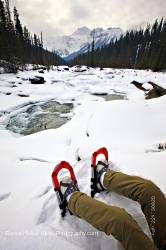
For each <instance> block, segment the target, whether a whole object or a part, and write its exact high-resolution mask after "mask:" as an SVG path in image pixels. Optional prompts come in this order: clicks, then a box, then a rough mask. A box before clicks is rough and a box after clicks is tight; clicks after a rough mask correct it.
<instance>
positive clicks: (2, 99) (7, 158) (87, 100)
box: [0, 69, 166, 250]
mask: <svg viewBox="0 0 166 250" xmlns="http://www.w3.org/2000/svg"><path fill="white" fill-rule="evenodd" d="M35 75H40V76H43V77H44V78H45V80H46V83H45V84H43V85H32V84H31V83H30V82H29V80H28V79H29V78H30V77H32V76H35ZM133 80H136V81H139V82H142V83H146V87H149V86H148V84H147V82H149V81H153V82H155V83H157V84H159V85H161V86H163V87H165V88H166V73H152V72H151V71H137V70H114V69H105V70H103V71H100V70H99V69H90V70H88V71H85V72H82V73H79V72H73V71H72V70H70V71H61V72H60V71H50V72H45V73H44V74H39V73H38V72H37V71H28V72H19V73H18V74H17V75H12V74H10V75H9V74H2V75H0V142H1V143H0V249H5V250H24V249H34V250H38V249H40V250H41V249H42V250H43V249H44V250H45V249H47V250H52V249H56V250H61V249H66V248H68V249H72V250H73V249H76V250H78V249H91V250H92V249H95V250H96V249H98V250H99V249H100V250H101V249H102V250H107V249H110V248H111V249H113V250H118V249H122V247H121V246H120V244H119V243H118V242H116V241H115V240H113V239H112V240H110V239H108V238H107V237H106V236H105V235H104V234H103V233H100V232H98V231H96V230H95V229H94V228H92V227H91V226H90V225H89V224H87V223H85V222H83V221H81V220H80V219H78V218H75V217H73V216H72V217H71V216H68V217H67V218H66V219H65V220H62V219H61V217H60V211H59V208H58V203H57V200H56V195H55V193H54V190H53V187H52V182H51V173H52V171H53V169H54V167H55V165H56V164H57V163H59V161H61V160H66V161H69V162H70V163H71V164H72V165H73V166H74V170H75V173H76V176H77V178H78V184H79V187H80V190H81V191H83V192H86V193H87V194H90V174H91V169H90V157H91V154H92V152H93V151H94V150H96V149H98V148H99V147H103V146H105V147H107V148H108V150H109V154H110V160H112V161H113V162H114V163H115V165H116V166H115V168H118V169H120V170H121V171H124V172H125V173H129V174H134V175H140V176H143V177H146V178H149V179H151V180H153V181H154V182H155V183H156V184H157V185H159V187H160V188H161V189H162V190H163V192H164V193H166V182H165V179H166V171H165V162H166V151H160V150H158V144H159V143H165V142H166V112H165V110H166V96H163V97H160V98H157V99H151V100H145V97H144V93H143V92H142V91H140V90H138V89H137V88H136V87H135V86H133V85H131V84H130V83H131V82H132V81H133ZM20 94H24V95H26V96H27V97H21V96H20ZM106 94H108V95H109V96H111V95H120V96H123V97H124V98H121V97H120V98H119V99H120V100H113V101H106V100H105V96H106ZM112 99H116V98H112ZM117 99H118V98H117ZM51 100H54V101H57V102H59V103H61V104H63V103H70V104H73V108H72V110H71V111H69V116H70V118H71V120H68V121H67V123H66V124H64V125H63V126H61V127H59V128H57V129H49V130H44V131H41V132H38V133H34V134H32V135H28V136H22V135H19V134H14V133H12V132H10V131H9V130H7V129H6V125H7V124H8V121H9V120H10V118H11V117H12V116H13V115H15V114H16V113H21V112H24V109H25V107H26V106H27V105H28V107H31V106H32V105H34V104H36V103H37V104H38V103H41V102H42V103H44V102H48V101H51ZM109 100H111V97H110V98H109ZM18 132H19V131H18ZM78 158H80V159H81V161H78ZM98 198H99V199H101V200H103V201H104V202H107V203H109V204H113V205H117V206H121V207H124V208H125V209H126V210H127V211H128V212H129V213H131V214H132V215H133V217H134V218H135V219H136V220H137V221H138V223H139V224H140V225H141V226H142V229H143V230H144V231H145V232H146V233H147V234H148V235H150V234H149V229H148V226H147V223H146V221H145V218H144V215H143V214H142V212H141V210H140V207H139V205H138V204H137V203H135V202H132V201H130V200H128V199H126V198H124V197H121V196H119V195H117V194H114V193H112V194H110V195H106V194H101V195H99V196H98Z"/></svg>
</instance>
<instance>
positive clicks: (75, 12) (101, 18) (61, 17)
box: [10, 0, 166, 45]
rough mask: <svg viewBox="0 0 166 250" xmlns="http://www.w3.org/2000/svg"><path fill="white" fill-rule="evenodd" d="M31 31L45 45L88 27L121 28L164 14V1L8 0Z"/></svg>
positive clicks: (133, 26) (134, 25)
mask: <svg viewBox="0 0 166 250" xmlns="http://www.w3.org/2000/svg"><path fill="white" fill-rule="evenodd" d="M10 4H11V7H13V6H14V5H15V6H16V7H17V9H18V11H19V13H20V19H21V21H22V22H23V24H24V25H26V26H27V27H28V28H29V30H30V31H31V32H35V33H37V34H40V32H41V31H42V32H43V36H44V40H45V44H46V45H47V43H49V44H50V43H51V41H53V40H54V37H56V36H57V35H69V34H71V33H73V32H74V31H75V30H76V29H77V28H79V27H82V26H87V27H89V28H96V27H103V28H108V27H120V28H122V29H123V30H124V31H126V30H127V29H131V28H139V27H140V26H145V25H146V24H147V23H153V21H154V20H155V19H156V18H161V17H166V0H10Z"/></svg>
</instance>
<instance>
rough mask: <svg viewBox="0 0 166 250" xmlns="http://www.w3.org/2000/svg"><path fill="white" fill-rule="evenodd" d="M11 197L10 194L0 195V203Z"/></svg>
mask: <svg viewBox="0 0 166 250" xmlns="http://www.w3.org/2000/svg"><path fill="white" fill-rule="evenodd" d="M10 195H11V193H10V192H9V193H5V194H0V201H4V200H6V199H8V198H9V196H10Z"/></svg>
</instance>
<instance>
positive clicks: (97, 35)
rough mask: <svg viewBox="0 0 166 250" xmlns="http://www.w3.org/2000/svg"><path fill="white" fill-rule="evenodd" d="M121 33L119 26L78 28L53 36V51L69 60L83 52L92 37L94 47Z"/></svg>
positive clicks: (108, 41) (106, 42) (117, 37)
mask: <svg viewBox="0 0 166 250" xmlns="http://www.w3.org/2000/svg"><path fill="white" fill-rule="evenodd" d="M121 35H123V31H122V30H121V29H120V28H108V29H103V28H100V27H98V28H95V29H92V30H91V29H89V28H87V27H85V26H84V27H81V28H78V29H77V30H76V31H75V32H73V33H72V34H71V35H69V36H60V37H56V38H55V51H56V52H57V53H58V54H59V55H60V56H61V57H63V58H64V59H66V60H71V59H73V58H74V57H76V56H77V55H79V54H81V53H85V52H86V51H87V50H88V48H89V45H90V44H91V43H92V41H93V39H94V41H95V48H98V47H101V46H103V45H106V44H108V43H110V41H111V40H112V39H113V40H114V39H119V38H120V36H121Z"/></svg>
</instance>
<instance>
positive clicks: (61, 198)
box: [52, 161, 79, 217]
mask: <svg viewBox="0 0 166 250" xmlns="http://www.w3.org/2000/svg"><path fill="white" fill-rule="evenodd" d="M64 169H65V170H67V171H69V174H70V177H67V181H66V179H65V177H64V178H63V179H62V180H60V182H59V180H58V174H59V173H60V171H61V170H64ZM64 179H65V180H64ZM52 181H53V185H54V190H55V192H56V193H57V198H58V202H59V207H60V209H61V215H62V217H64V216H65V215H66V212H67V210H68V208H67V205H68V201H67V197H68V196H69V195H70V194H72V193H73V192H75V191H79V188H78V184H77V179H76V177H75V174H74V170H73V168H72V166H71V165H70V164H69V163H68V162H66V161H62V162H61V163H60V164H58V165H57V166H56V167H55V169H54V171H53V173H52ZM62 187H63V189H64V190H65V191H64V192H63V191H62ZM69 212H70V211H69ZM70 213H71V212H70Z"/></svg>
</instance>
